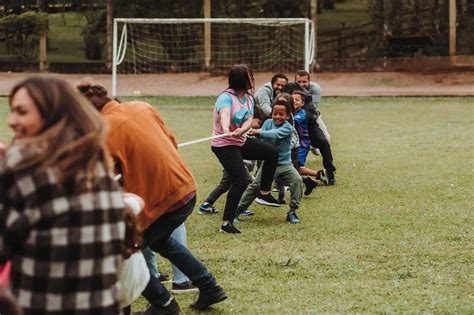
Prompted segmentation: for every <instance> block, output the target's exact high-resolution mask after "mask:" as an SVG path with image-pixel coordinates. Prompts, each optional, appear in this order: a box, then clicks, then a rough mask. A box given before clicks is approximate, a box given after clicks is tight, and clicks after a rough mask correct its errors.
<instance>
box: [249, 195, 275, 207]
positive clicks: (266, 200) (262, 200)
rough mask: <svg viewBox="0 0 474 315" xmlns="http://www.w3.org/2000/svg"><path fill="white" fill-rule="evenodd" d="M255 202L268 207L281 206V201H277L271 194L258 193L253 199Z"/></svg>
mask: <svg viewBox="0 0 474 315" xmlns="http://www.w3.org/2000/svg"><path fill="white" fill-rule="evenodd" d="M255 202H256V203H259V204H261V205H265V206H270V207H281V203H279V202H278V200H276V199H275V198H273V196H272V194H266V195H262V194H261V193H259V194H258V197H257V198H256V199H255Z"/></svg>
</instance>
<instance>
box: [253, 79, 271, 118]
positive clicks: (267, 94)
mask: <svg viewBox="0 0 474 315" xmlns="http://www.w3.org/2000/svg"><path fill="white" fill-rule="evenodd" d="M272 94H273V91H272V89H271V87H270V86H268V85H267V84H265V85H263V86H262V87H260V88H259V89H258V90H257V93H255V100H256V101H257V106H258V107H260V109H261V110H262V111H263V113H264V114H265V115H266V116H268V117H270V116H271V113H272V96H273V95H272Z"/></svg>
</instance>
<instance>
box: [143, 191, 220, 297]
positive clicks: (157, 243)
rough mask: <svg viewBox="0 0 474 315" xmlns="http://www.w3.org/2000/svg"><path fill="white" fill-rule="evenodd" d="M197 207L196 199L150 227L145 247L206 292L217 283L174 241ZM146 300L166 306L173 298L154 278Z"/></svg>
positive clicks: (145, 236) (190, 254) (199, 263)
mask: <svg viewBox="0 0 474 315" xmlns="http://www.w3.org/2000/svg"><path fill="white" fill-rule="evenodd" d="M195 203H196V196H194V197H193V198H192V199H191V200H190V201H189V202H188V203H186V204H185V205H183V206H182V207H181V208H178V209H176V210H174V211H172V212H168V213H166V214H164V215H163V216H161V217H160V218H159V219H158V220H156V221H155V222H153V223H152V225H150V227H148V228H147V229H146V230H145V232H144V234H143V238H144V247H147V246H149V247H150V248H151V249H152V250H153V251H155V252H157V253H159V254H160V255H161V256H163V257H165V258H167V259H168V260H169V261H171V263H173V265H175V266H176V267H178V268H179V269H180V270H181V271H182V272H183V273H184V274H185V275H186V276H187V277H188V278H189V279H190V280H191V281H192V282H193V284H194V285H195V286H196V287H198V288H199V290H201V291H206V290H208V289H210V288H212V287H214V286H215V285H216V279H215V278H214V276H213V275H212V274H210V273H209V272H208V271H207V269H206V267H205V266H204V265H203V264H202V263H201V262H200V261H199V260H198V259H196V258H195V257H194V256H193V254H192V253H191V252H190V251H189V249H187V248H186V247H185V246H183V245H182V244H180V243H178V242H177V241H176V240H175V239H174V238H172V237H170V235H171V233H173V231H174V230H175V229H176V228H177V227H178V226H179V225H181V224H182V223H183V222H184V221H185V220H186V218H187V217H188V216H189V215H190V214H191V212H192V211H193V209H194V205H195ZM143 296H144V297H145V298H146V299H147V300H148V302H149V303H150V304H155V305H163V304H164V303H166V302H167V301H168V300H169V298H170V293H169V292H168V290H167V289H166V288H165V287H164V286H163V285H162V284H161V282H160V281H159V280H158V278H156V277H154V276H153V275H151V277H150V281H149V282H148V285H147V286H146V288H145V291H143Z"/></svg>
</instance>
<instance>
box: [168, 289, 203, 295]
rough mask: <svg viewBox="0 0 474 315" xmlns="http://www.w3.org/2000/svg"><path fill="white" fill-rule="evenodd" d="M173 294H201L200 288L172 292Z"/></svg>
mask: <svg viewBox="0 0 474 315" xmlns="http://www.w3.org/2000/svg"><path fill="white" fill-rule="evenodd" d="M171 292H172V293H173V294H182V293H193V292H199V289H198V288H193V289H185V290H171Z"/></svg>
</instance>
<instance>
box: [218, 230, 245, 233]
mask: <svg viewBox="0 0 474 315" xmlns="http://www.w3.org/2000/svg"><path fill="white" fill-rule="evenodd" d="M219 232H221V233H225V234H242V233H231V232H226V231H224V230H223V229H219Z"/></svg>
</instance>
